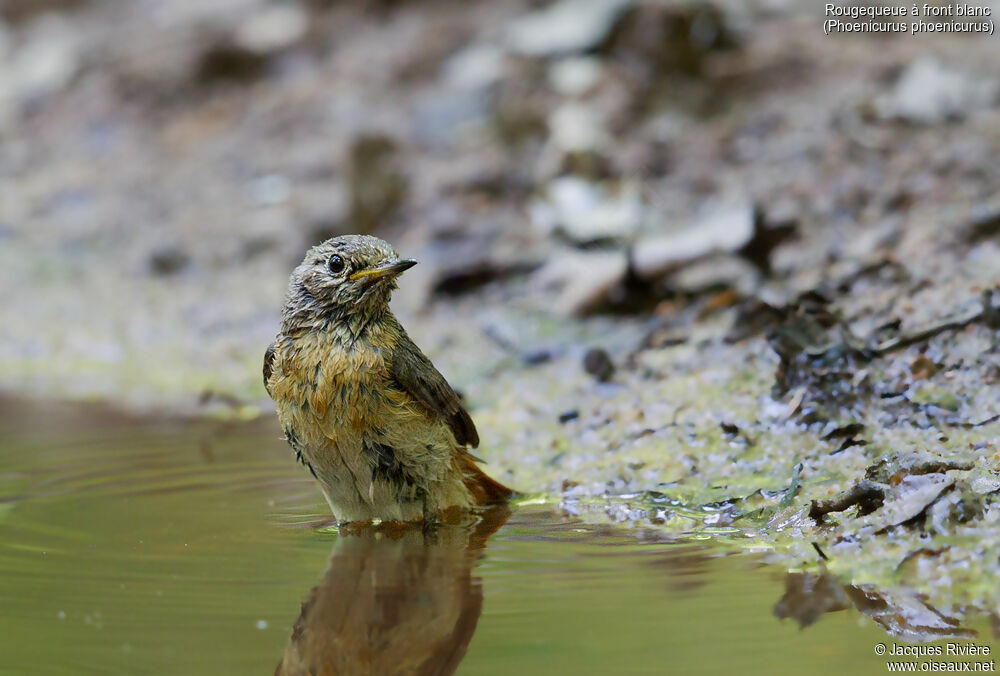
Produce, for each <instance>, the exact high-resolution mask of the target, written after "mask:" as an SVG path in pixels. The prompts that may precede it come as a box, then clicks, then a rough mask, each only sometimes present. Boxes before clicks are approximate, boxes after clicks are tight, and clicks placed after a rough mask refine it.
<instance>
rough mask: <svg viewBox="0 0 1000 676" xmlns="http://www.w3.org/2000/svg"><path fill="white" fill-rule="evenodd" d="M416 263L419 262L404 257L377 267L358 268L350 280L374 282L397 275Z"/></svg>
mask: <svg viewBox="0 0 1000 676" xmlns="http://www.w3.org/2000/svg"><path fill="white" fill-rule="evenodd" d="M416 264H417V262H416V261H415V260H413V259H412V258H403V259H400V260H398V261H392V262H391V263H384V264H382V265H379V266H378V267H375V268H365V269H364V270H358V271H357V272H355V273H354V274H352V275H351V276H350V280H351V281H352V282H353V281H357V280H359V279H365V280H366V281H369V282H374V281H376V280H379V279H384V278H386V277H395V276H396V275H399V274H401V273H402V272H403V271H405V270H409V269H410V268H412V267H413V266H414V265H416Z"/></svg>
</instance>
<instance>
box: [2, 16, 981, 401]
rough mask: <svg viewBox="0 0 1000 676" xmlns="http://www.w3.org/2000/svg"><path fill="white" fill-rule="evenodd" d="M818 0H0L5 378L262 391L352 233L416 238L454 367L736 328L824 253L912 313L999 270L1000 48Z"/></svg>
mask: <svg viewBox="0 0 1000 676" xmlns="http://www.w3.org/2000/svg"><path fill="white" fill-rule="evenodd" d="M823 19H824V17H823V14H822V5H821V4H818V3H813V2H795V1H793V0H757V1H755V2H726V1H723V0H719V1H713V2H686V1H653V0H645V1H638V0H637V1H628V0H560V1H558V2H551V3H549V2H529V1H527V0H526V1H522V2H518V1H504V2H498V1H493V2H467V3H452V2H435V1H433V0H410V1H391V0H384V1H375V0H372V1H367V2H346V3H345V2H340V3H338V2H324V1H322V0H303V1H302V2H295V1H291V0H289V1H284V0H281V1H279V0H220V1H218V2H211V3H206V2H199V1H196V0H171V1H170V2H154V1H152V0H149V1H145V0H131V1H129V2H124V1H115V0H2V1H0V269H2V270H3V271H4V272H3V277H4V282H3V284H2V286H0V313H2V316H0V345H2V349H0V387H3V388H4V389H5V390H12V391H14V392H18V393H27V394H34V395H55V396H58V397H70V398H79V397H83V398H94V397H96V398H100V399H107V400H111V401H113V402H116V403H119V404H125V405H128V406H133V407H146V408H148V407H163V406H166V407H169V408H172V409H184V410H190V409H193V408H198V407H204V406H214V407H217V408H219V409H220V410H231V409H234V408H235V409H236V410H240V409H243V408H246V407H249V408H247V410H246V412H247V414H250V410H251V409H254V408H255V409H257V410H266V409H267V408H268V404H269V402H267V401H266V396H265V394H264V391H263V388H262V385H261V382H260V375H259V374H260V361H261V355H262V354H263V349H264V347H265V346H266V345H267V344H268V343H269V342H270V341H271V339H272V337H273V334H274V333H275V331H276V329H277V323H278V319H277V316H278V311H279V308H280V304H281V299H282V295H283V293H284V287H285V283H286V279H287V275H288V273H289V272H290V270H291V268H292V267H294V265H295V264H297V262H298V261H299V260H300V259H301V257H302V255H303V254H304V251H305V249H306V248H307V247H309V246H310V245H312V244H315V243H317V242H319V241H321V240H323V239H325V238H327V237H330V236H333V235H336V234H341V233H353V232H364V233H374V234H377V235H379V236H381V237H384V238H386V239H389V240H390V241H391V242H392V243H393V244H394V245H395V246H396V247H397V249H398V250H399V251H400V252H401V253H402V254H404V255H406V256H413V257H416V258H418V259H420V261H421V265H420V266H418V267H417V268H415V269H414V270H413V271H411V272H410V273H407V279H406V280H405V283H404V284H403V289H402V291H401V292H400V293H399V294H398V297H397V301H396V303H395V307H396V309H397V311H398V312H399V313H400V314H401V315H403V316H404V318H405V319H406V322H407V324H408V325H409V326H411V332H412V333H414V334H415V336H416V337H417V338H418V342H419V343H421V344H422V345H424V347H425V350H426V351H427V352H429V353H430V354H431V356H432V357H433V358H435V359H436V360H438V361H439V364H440V366H441V367H442V369H443V370H445V371H446V373H447V374H448V375H449V376H450V377H452V378H453V379H457V380H458V381H459V383H460V384H469V383H470V382H472V383H474V382H475V381H476V380H477V379H479V378H482V377H483V376H484V375H486V374H488V373H490V371H491V369H496V368H498V367H500V368H504V367H503V366H502V365H503V364H507V363H513V364H515V365H517V366H518V367H519V366H520V365H522V363H523V361H524V360H518V359H515V360H514V361H513V362H511V361H510V359H511V356H512V354H514V355H515V356H518V357H526V361H527V362H529V365H530V363H531V362H536V363H537V362H542V361H545V360H546V359H548V358H549V357H552V356H558V355H561V354H567V353H569V354H571V355H574V361H573V368H574V370H580V369H579V368H578V361H576V360H575V353H574V352H573V350H575V349H579V350H582V349H584V348H585V347H586V345H585V344H584V343H585V342H586V337H587V336H594V335H596V336H600V337H602V339H603V340H604V341H605V343H607V344H608V345H609V346H611V347H613V346H614V345H620V346H621V347H622V349H621V350H619V353H621V354H625V353H626V352H628V350H629V349H631V348H634V347H635V345H637V344H642V341H643V340H645V339H646V338H649V337H648V336H647V333H649V332H650V330H651V325H650V324H649V320H650V318H658V322H659V323H657V324H656V325H655V326H652V328H655V329H656V331H653V333H654V334H655V335H652V337H651V338H649V339H650V340H652V341H653V342H654V343H655V342H657V341H658V342H659V343H671V342H674V343H676V342H684V341H692V340H694V341H695V342H697V338H692V335H695V336H697V335H700V334H699V332H700V331H702V327H703V325H705V323H706V322H708V323H709V324H711V326H710V328H707V329H704V331H707V332H708V333H707V335H709V336H710V337H718V336H722V335H726V334H727V332H728V331H729V330H730V329H731V327H732V326H733V324H734V322H737V321H738V320H739V318H740V316H741V315H740V312H739V309H740V307H742V306H741V304H742V303H745V302H748V301H753V302H757V301H763V302H765V303H767V304H769V305H771V306H774V307H779V306H781V305H782V304H784V303H788V302H790V301H791V300H792V299H794V298H796V297H797V296H798V295H799V294H801V293H802V292H804V291H808V290H812V289H816V288H818V287H819V286H820V285H821V284H822V283H823V282H825V281H826V282H828V281H830V280H833V285H834V286H836V285H837V284H852V283H855V282H857V281H859V280H861V281H865V282H866V283H867V284H869V286H872V287H873V288H871V289H868V288H866V290H865V294H864V295H866V296H867V298H864V297H859V296H858V294H851V293H847V294H841V295H844V296H845V298H844V299H843V302H844V303H845V304H846V305H847V312H848V314H853V315H856V316H860V315H865V314H866V313H867V315H869V316H870V315H873V314H877V312H878V311H880V310H881V307H880V308H878V309H877V310H876V309H873V306H874V305H884V303H883V302H882V300H879V301H876V302H872V301H871V297H872V296H873V295H874V294H877V293H883V294H889V295H891V296H892V298H893V299H894V301H899V302H903V300H904V299H905V302H907V303H909V304H911V305H912V306H913V307H912V312H907V313H906V317H905V318H904V321H905V322H910V321H911V320H912V321H914V322H917V323H919V321H921V320H923V319H926V318H927V317H925V316H923V314H925V309H929V310H932V311H933V312H931V313H930V314H929V315H928V316H933V315H934V314H935V313H938V311H939V310H942V309H946V308H947V306H948V305H949V303H955V302H958V300H960V298H964V296H965V295H970V294H971V296H972V297H974V296H975V289H974V288H973V287H975V286H976V285H977V284H979V285H982V284H984V283H988V282H990V281H992V279H993V276H994V274H995V270H996V269H997V268H998V264H1000V249H998V246H997V242H996V234H997V231H998V230H1000V225H998V223H1000V210H998V208H1000V204H998V198H997V186H998V184H1000V166H998V164H997V162H996V161H995V158H996V157H997V150H998V146H1000V110H998V108H997V107H996V104H997V100H998V99H997V93H998V88H997V84H998V82H997V75H996V73H997V67H996V66H997V58H998V57H997V50H996V46H995V43H994V42H993V41H992V39H991V38H989V37H988V36H987V37H985V38H984V37H980V36H978V35H970V34H951V35H930V36H927V35H924V36H918V37H914V36H909V35H905V34H904V35H886V34H881V35H834V36H824V35H823V33H822V21H823ZM904 277H905V278H906V281H905V282H901V281H900V280H902V279H903V278H904ZM914 280H916V282H920V283H916V282H915V281H914ZM866 303H867V305H866ZM747 307H750V306H747ZM744 314H745V313H744ZM938 314H939V313H938ZM591 317H596V319H592V320H591V319H588V318H591ZM608 317H614V319H612V320H608V319H607V318H608ZM566 318H572V319H573V320H574V321H573V322H566V321H565V319H566ZM869 318H870V317H869ZM879 318H880V317H875V319H873V320H872V321H873V322H874V323H878V319H879ZM633 320H635V321H636V322H637V323H638V326H635V325H633V324H630V322H632V321H633ZM630 331H631V333H629V332H630ZM609 334H610V337H609ZM581 336H583V337H581ZM647 342H648V341H647ZM455 346H460V348H461V349H450V348H453V347H455ZM609 349H610V348H609ZM567 351H568V352H567ZM612 356H616V355H615V353H614V350H612ZM473 387H474V385H473ZM483 396H486V395H485V394H484V395H483Z"/></svg>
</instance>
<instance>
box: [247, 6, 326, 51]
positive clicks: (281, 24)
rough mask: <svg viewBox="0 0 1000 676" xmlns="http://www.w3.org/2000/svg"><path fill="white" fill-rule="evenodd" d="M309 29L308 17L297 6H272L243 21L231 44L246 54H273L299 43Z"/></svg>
mask: <svg viewBox="0 0 1000 676" xmlns="http://www.w3.org/2000/svg"><path fill="white" fill-rule="evenodd" d="M308 27H309V18H308V17H307V16H306V12H305V10H304V9H302V8H301V7H299V6H298V5H293V4H282V5H271V6H268V7H265V8H264V9H262V10H261V11H259V12H257V13H255V14H253V15H252V16H250V17H249V18H248V19H247V20H246V21H244V22H243V23H242V24H241V25H240V27H239V28H238V29H237V31H236V35H235V37H234V42H235V43H236V46H237V47H240V48H241V49H245V50H247V51H248V52H254V53H256V54H272V53H275V52H280V51H283V50H285V49H288V48H289V47H291V46H293V45H294V44H296V43H297V42H299V41H300V40H301V39H302V38H303V36H304V35H305V33H306V29H307V28H308Z"/></svg>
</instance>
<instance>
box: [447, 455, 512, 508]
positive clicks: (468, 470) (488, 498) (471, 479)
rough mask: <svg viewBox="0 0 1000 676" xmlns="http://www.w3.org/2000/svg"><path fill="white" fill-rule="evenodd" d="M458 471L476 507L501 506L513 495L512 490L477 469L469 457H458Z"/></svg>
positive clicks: (477, 466)
mask: <svg viewBox="0 0 1000 676" xmlns="http://www.w3.org/2000/svg"><path fill="white" fill-rule="evenodd" d="M458 469H459V471H460V472H462V480H463V481H464V483H465V487H466V488H468V489H469V493H471V494H472V500H473V502H475V504H476V505H501V504H503V503H505V502H507V501H509V500H510V499H511V497H512V496H513V495H514V491H513V490H511V489H510V488H507V487H506V486H504V485H503V484H502V483H500V482H499V481H497V480H496V479H494V478H493V477H490V476H488V475H487V474H486V472H484V471H483V470H481V469H479V465H477V464H476V461H475V460H473V459H472V457H471V456H469V455H465V454H463V455H460V456H459V457H458Z"/></svg>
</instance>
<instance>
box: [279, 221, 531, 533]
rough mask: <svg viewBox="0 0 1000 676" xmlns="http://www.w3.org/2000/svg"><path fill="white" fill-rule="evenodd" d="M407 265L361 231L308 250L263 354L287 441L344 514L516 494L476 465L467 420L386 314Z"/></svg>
mask: <svg viewBox="0 0 1000 676" xmlns="http://www.w3.org/2000/svg"><path fill="white" fill-rule="evenodd" d="M414 265H416V261H414V260H412V259H403V258H400V257H399V255H398V254H397V253H396V252H395V250H393V248H392V246H390V245H389V244H388V243H387V242H385V241H383V240H381V239H378V238H377V237H371V236H368V235H345V236H342V237H335V238H333V239H330V240H327V241H325V242H323V243H322V244H319V245H317V246H315V247H313V248H312V249H310V250H309V252H308V253H307V254H306V256H305V259H304V260H303V261H302V263H301V264H300V265H299V266H298V267H297V268H295V270H294V271H293V272H292V274H291V278H290V280H289V284H288V294H287V296H286V299H285V305H284V308H283V309H282V313H281V331H280V332H279V333H278V336H277V338H276V339H275V341H274V342H273V343H272V344H271V346H270V347H268V349H267V352H266V353H265V355H264V386H265V387H266V388H267V391H268V394H270V395H271V398H272V399H273V400H274V403H275V407H276V409H277V411H278V419H279V420H280V422H281V425H282V428H283V430H284V433H285V438H286V439H287V441H288V443H289V445H290V446H291V447H292V449H293V450H294V451H295V453H296V455H297V456H298V458H299V460H300V461H301V462H302V463H303V464H304V465H305V466H306V467H307V468H309V470H310V471H311V472H312V473H313V475H314V476H315V477H316V479H317V480H318V481H319V483H320V485H321V487H322V489H323V493H324V494H325V495H326V499H327V502H328V503H329V504H330V509H332V510H333V514H334V516H335V517H336V518H337V519H338V520H339V521H340V522H356V521H371V520H382V521H420V520H423V521H434V520H449V519H451V518H454V517H456V516H458V515H461V514H462V513H463V512H466V511H468V510H470V509H474V508H476V507H478V506H482V505H489V504H498V503H503V502H505V501H507V500H508V499H509V498H510V496H511V494H512V492H511V490H510V489H509V488H507V487H506V486H503V485H502V484H500V483H498V482H497V481H495V480H493V479H492V478H490V477H489V476H487V475H486V474H485V473H484V472H483V471H482V470H481V469H479V467H478V466H477V464H476V461H477V458H475V457H474V456H472V455H471V454H470V453H469V451H468V450H467V449H468V447H472V448H475V447H476V446H478V445H479V434H478V433H477V431H476V426H475V424H473V422H472V418H471V417H470V416H469V413H468V412H467V411H466V410H465V408H464V406H463V405H462V402H461V400H460V399H459V397H458V395H457V394H456V393H455V390H453V389H452V387H451V386H450V385H449V384H448V382H447V381H446V380H445V378H444V376H442V375H441V374H440V373H439V372H438V370H437V369H436V368H434V365H433V364H432V363H431V361H430V360H429V359H428V358H427V357H426V356H424V354H423V352H421V351H420V348H418V347H417V346H416V345H415V344H414V343H413V341H412V340H410V337H409V336H408V335H407V334H406V331H405V330H404V329H403V327H402V326H401V325H400V323H399V321H398V320H397V319H396V317H395V316H394V315H393V314H392V312H391V311H390V310H389V297H390V295H391V293H392V291H393V290H394V289H396V288H397V285H396V279H397V277H398V276H399V275H400V274H401V273H402V272H404V271H405V270H408V269H409V268H411V267H413V266H414Z"/></svg>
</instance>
